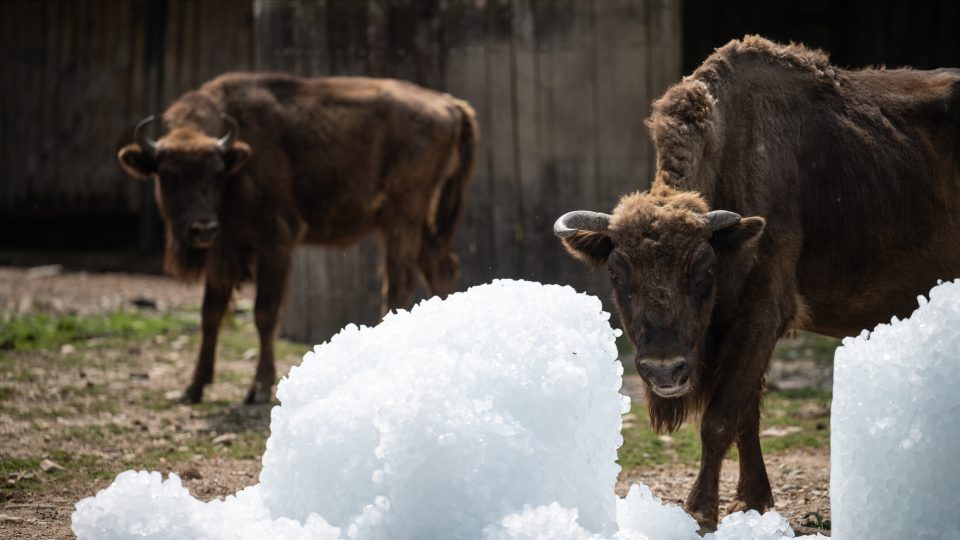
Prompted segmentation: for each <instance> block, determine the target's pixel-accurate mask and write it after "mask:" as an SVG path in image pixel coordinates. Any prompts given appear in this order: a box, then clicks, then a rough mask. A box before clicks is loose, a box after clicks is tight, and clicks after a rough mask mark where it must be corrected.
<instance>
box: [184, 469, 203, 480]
mask: <svg viewBox="0 0 960 540" xmlns="http://www.w3.org/2000/svg"><path fill="white" fill-rule="evenodd" d="M180 478H183V479H184V480H200V479H201V478H203V475H202V474H200V471H198V470H197V468H196V467H187V468H186V469H184V470H183V471H181V472H180Z"/></svg>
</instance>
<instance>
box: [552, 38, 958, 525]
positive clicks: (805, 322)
mask: <svg viewBox="0 0 960 540" xmlns="http://www.w3.org/2000/svg"><path fill="white" fill-rule="evenodd" d="M647 126H648V127H649V129H650V132H651V137H652V139H653V142H654V145H655V147H656V150H657V162H656V174H655V177H654V179H653V182H652V184H651V187H650V189H649V190H648V191H646V192H638V193H633V194H630V195H626V196H624V197H623V198H622V199H621V200H620V202H619V204H618V205H617V206H616V208H614V209H613V212H612V213H611V214H604V213H598V212H588V211H576V212H570V213H568V214H566V215H564V216H562V217H560V219H559V220H557V222H556V224H555V226H554V231H555V234H556V235H558V236H559V237H560V238H561V239H562V242H563V245H564V246H565V248H566V249H567V251H568V252H569V253H570V254H571V255H573V257H575V258H577V259H579V260H581V261H583V262H585V263H587V264H588V265H590V266H592V267H606V269H607V271H608V272H609V274H610V280H611V282H612V285H613V297H614V302H615V305H616V308H617V310H618V311H619V316H620V320H621V323H622V326H623V329H624V331H625V333H626V334H627V336H629V338H630V340H631V341H632V342H633V344H634V345H635V347H636V350H637V356H636V360H635V362H636V366H637V370H638V371H639V373H640V375H641V377H642V378H643V380H644V381H645V385H646V387H647V388H648V390H649V391H648V392H647V395H648V400H647V405H648V408H649V411H650V418H651V423H652V425H653V428H654V429H656V430H657V431H671V430H675V429H677V427H678V426H680V424H681V423H682V422H683V421H684V419H685V418H686V417H687V416H688V415H690V414H693V415H699V416H700V438H701V443H702V452H703V453H702V458H701V462H700V472H699V475H698V477H697V479H696V481H695V482H694V484H693V487H692V489H691V491H690V494H689V496H688V498H687V499H686V503H685V507H686V509H687V511H689V512H690V513H691V514H693V515H694V517H695V518H696V519H697V521H698V522H699V523H700V525H701V527H702V528H703V530H710V529H713V528H715V527H716V524H717V519H718V513H719V512H718V504H719V503H718V481H719V476H720V467H721V462H722V459H723V456H724V455H725V454H726V452H727V450H728V448H729V447H730V446H731V445H732V444H733V443H736V445H737V449H738V450H739V457H740V479H739V483H738V485H737V490H736V494H735V497H734V500H733V502H732V504H731V505H730V507H729V508H728V510H729V511H736V510H746V509H756V510H759V511H765V510H767V509H768V508H771V507H772V506H773V504H774V501H773V495H772V493H771V490H770V483H769V480H768V478H767V473H766V469H765V467H764V463H763V456H762V455H761V452H760V439H759V433H758V431H759V419H760V404H761V397H762V392H763V388H764V375H765V372H766V369H767V366H768V363H769V359H770V356H771V354H772V352H773V348H774V345H775V343H776V342H777V340H778V339H779V338H780V337H781V336H783V335H784V334H785V333H786V332H788V331H790V330H792V329H806V330H810V331H813V332H818V333H821V334H826V335H829V336H847V335H853V334H857V333H859V332H860V331H861V329H864V328H872V327H873V326H874V325H876V324H878V323H880V322H883V321H886V320H889V319H890V318H891V317H893V316H898V317H902V316H905V315H908V314H909V313H910V312H911V310H912V309H913V308H915V306H916V297H917V295H918V294H919V293H924V292H926V291H927V290H928V289H929V288H930V287H932V286H934V285H936V283H937V280H938V279H948V278H954V277H957V276H958V275H960V70H955V69H938V70H933V71H919V70H913V69H863V70H845V69H839V68H837V67H834V66H832V65H830V63H829V61H828V58H827V56H826V55H825V54H824V53H823V52H822V51H819V50H811V49H808V48H806V47H804V46H802V45H796V44H790V45H781V44H776V43H773V42H770V41H768V40H766V39H763V38H761V37H758V36H747V37H745V38H744V39H743V40H740V41H738V40H735V41H732V42H730V43H728V44H727V45H725V46H724V47H722V48H720V49H718V50H717V51H716V52H715V53H714V54H712V55H711V56H710V57H709V58H707V59H706V61H705V62H704V63H703V64H702V65H701V66H700V67H699V68H698V69H697V70H696V71H694V73H693V74H692V75H690V76H688V77H686V78H684V79H683V80H682V81H681V82H680V83H678V84H676V85H674V86H673V87H671V88H669V89H668V90H667V92H666V93H665V94H664V95H663V96H662V97H661V98H660V99H659V100H657V101H656V102H655V103H654V104H653V109H652V114H651V116H650V118H649V119H648V120H647ZM741 216H744V217H741Z"/></svg>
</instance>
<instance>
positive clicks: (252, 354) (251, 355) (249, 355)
mask: <svg viewBox="0 0 960 540" xmlns="http://www.w3.org/2000/svg"><path fill="white" fill-rule="evenodd" d="M256 358H257V350H256V349H254V348H250V349H247V350H245V351H243V361H244V362H253V361H254V360H256Z"/></svg>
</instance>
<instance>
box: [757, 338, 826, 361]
mask: <svg viewBox="0 0 960 540" xmlns="http://www.w3.org/2000/svg"><path fill="white" fill-rule="evenodd" d="M839 346H840V340H839V339H836V338H832V337H827V336H821V335H820V334H814V333H811V332H798V333H797V335H796V336H795V337H791V338H783V339H781V340H780V341H778V342H777V346H776V347H775V348H774V350H773V356H774V357H775V358H780V359H783V360H796V359H798V358H812V359H813V360H816V361H820V362H832V361H833V353H834V352H836V350H837V347H839Z"/></svg>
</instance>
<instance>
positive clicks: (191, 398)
mask: <svg viewBox="0 0 960 540" xmlns="http://www.w3.org/2000/svg"><path fill="white" fill-rule="evenodd" d="M231 294H233V284H232V283H231V284H211V283H210V282H209V281H208V282H207V283H206V284H205V285H204V288H203V308H202V312H201V327H202V332H203V335H202V337H201V339H200V357H199V358H198V359H197V365H196V367H195V368H194V370H193V381H192V382H191V383H190V386H188V387H187V389H186V390H185V391H184V392H183V395H182V396H181V397H180V401H181V402H182V403H200V401H202V400H203V388H204V387H205V386H206V385H208V384H210V383H212V382H213V364H214V359H215V356H216V353H217V336H218V334H219V333H220V323H221V322H222V321H223V315H224V313H226V311H227V304H229V303H230V295H231Z"/></svg>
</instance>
